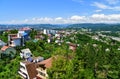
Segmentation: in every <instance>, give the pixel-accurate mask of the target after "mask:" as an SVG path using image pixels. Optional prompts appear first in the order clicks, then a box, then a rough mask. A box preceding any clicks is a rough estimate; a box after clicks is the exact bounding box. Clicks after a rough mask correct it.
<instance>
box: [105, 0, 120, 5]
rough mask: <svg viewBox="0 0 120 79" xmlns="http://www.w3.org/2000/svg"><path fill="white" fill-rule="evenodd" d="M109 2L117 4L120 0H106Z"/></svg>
mask: <svg viewBox="0 0 120 79" xmlns="http://www.w3.org/2000/svg"><path fill="white" fill-rule="evenodd" d="M106 1H107V2H108V3H109V4H117V3H119V2H120V0H106Z"/></svg>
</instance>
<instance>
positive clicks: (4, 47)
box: [1, 46, 9, 51]
mask: <svg viewBox="0 0 120 79" xmlns="http://www.w3.org/2000/svg"><path fill="white" fill-rule="evenodd" d="M7 48H9V46H3V47H2V48H1V50H2V51H5V50H6V49H7Z"/></svg>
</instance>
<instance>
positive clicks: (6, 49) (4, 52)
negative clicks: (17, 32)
mask: <svg viewBox="0 0 120 79" xmlns="http://www.w3.org/2000/svg"><path fill="white" fill-rule="evenodd" d="M15 55H16V50H15V49H14V48H13V47H10V46H3V47H2V48H1V58H2V57H4V56H10V57H11V58H13V57H14V56H15Z"/></svg>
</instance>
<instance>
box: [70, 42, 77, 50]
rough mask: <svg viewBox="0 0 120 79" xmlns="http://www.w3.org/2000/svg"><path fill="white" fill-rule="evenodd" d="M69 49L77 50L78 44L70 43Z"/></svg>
mask: <svg viewBox="0 0 120 79" xmlns="http://www.w3.org/2000/svg"><path fill="white" fill-rule="evenodd" d="M69 49H70V50H72V51H76V49H77V44H73V43H69Z"/></svg>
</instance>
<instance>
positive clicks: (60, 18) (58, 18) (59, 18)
mask: <svg viewBox="0 0 120 79" xmlns="http://www.w3.org/2000/svg"><path fill="white" fill-rule="evenodd" d="M62 19H63V18H62V17H57V18H55V20H62Z"/></svg>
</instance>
